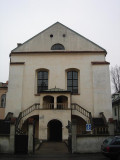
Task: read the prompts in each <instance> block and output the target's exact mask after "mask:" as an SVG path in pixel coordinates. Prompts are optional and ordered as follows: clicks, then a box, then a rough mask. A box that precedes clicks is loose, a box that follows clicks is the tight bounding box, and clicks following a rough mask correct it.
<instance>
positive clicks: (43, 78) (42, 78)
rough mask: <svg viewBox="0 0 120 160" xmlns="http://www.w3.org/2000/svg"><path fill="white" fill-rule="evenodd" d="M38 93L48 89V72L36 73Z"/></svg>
mask: <svg viewBox="0 0 120 160" xmlns="http://www.w3.org/2000/svg"><path fill="white" fill-rule="evenodd" d="M37 85H38V93H40V91H43V90H47V89H48V72H46V71H40V72H38V84H37Z"/></svg>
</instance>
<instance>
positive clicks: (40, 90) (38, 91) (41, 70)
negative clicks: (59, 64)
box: [36, 69, 49, 94]
mask: <svg viewBox="0 0 120 160" xmlns="http://www.w3.org/2000/svg"><path fill="white" fill-rule="evenodd" d="M40 72H42V74H43V73H44V72H47V78H45V75H44V74H43V75H42V78H40V77H38V74H39V73H40ZM48 79H49V71H48V70H47V69H39V70H37V73H36V92H37V94H40V92H42V91H44V90H48ZM46 80H47V85H46V86H43V89H39V88H40V87H42V86H41V85H39V84H38V81H42V83H43V82H45V81H46Z"/></svg>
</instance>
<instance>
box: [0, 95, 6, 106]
mask: <svg viewBox="0 0 120 160" xmlns="http://www.w3.org/2000/svg"><path fill="white" fill-rule="evenodd" d="M5 106H6V94H3V95H2V96H1V107H3V108H4V107H5Z"/></svg>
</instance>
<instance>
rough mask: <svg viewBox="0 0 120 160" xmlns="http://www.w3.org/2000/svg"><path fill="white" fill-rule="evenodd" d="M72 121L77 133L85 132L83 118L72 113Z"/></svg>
mask: <svg viewBox="0 0 120 160" xmlns="http://www.w3.org/2000/svg"><path fill="white" fill-rule="evenodd" d="M72 121H75V122H76V125H77V134H84V133H86V121H85V120H84V119H83V118H81V117H79V116H76V115H72Z"/></svg>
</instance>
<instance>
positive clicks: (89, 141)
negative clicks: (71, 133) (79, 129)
mask: <svg viewBox="0 0 120 160" xmlns="http://www.w3.org/2000/svg"><path fill="white" fill-rule="evenodd" d="M106 138H107V136H81V137H77V141H76V152H77V153H97V152H101V145H102V143H103V141H104V140H105V139H106Z"/></svg>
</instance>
